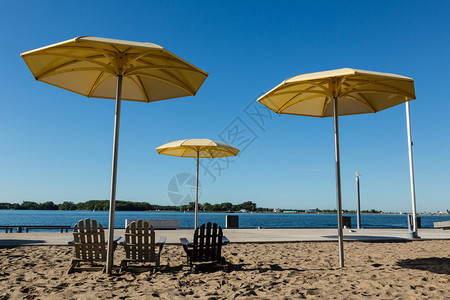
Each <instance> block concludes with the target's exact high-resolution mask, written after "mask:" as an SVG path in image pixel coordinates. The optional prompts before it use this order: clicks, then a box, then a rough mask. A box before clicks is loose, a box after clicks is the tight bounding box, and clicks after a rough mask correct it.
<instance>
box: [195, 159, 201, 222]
mask: <svg viewBox="0 0 450 300" xmlns="http://www.w3.org/2000/svg"><path fill="white" fill-rule="evenodd" d="M199 157H200V151H197V182H196V185H195V227H194V228H197V226H198V175H199V174H198V160H199Z"/></svg>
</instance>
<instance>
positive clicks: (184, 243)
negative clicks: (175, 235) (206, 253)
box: [180, 238, 191, 246]
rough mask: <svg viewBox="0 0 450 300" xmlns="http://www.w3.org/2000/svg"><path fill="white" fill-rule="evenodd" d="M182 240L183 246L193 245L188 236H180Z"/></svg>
mask: <svg viewBox="0 0 450 300" xmlns="http://www.w3.org/2000/svg"><path fill="white" fill-rule="evenodd" d="M180 242H181V244H183V246H189V245H191V243H190V242H189V241H188V240H187V239H186V238H180Z"/></svg>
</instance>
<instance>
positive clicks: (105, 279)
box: [0, 240, 450, 299]
mask: <svg viewBox="0 0 450 300" xmlns="http://www.w3.org/2000/svg"><path fill="white" fill-rule="evenodd" d="M345 253H346V255H345V258H346V266H345V267H344V268H342V269H341V268H338V256H337V243H335V242H298V243H266V244H230V245H227V246H225V247H224V256H225V257H226V259H227V261H228V262H229V264H230V270H229V271H228V272H224V271H223V269H221V268H220V267H216V266H212V265H205V266H203V267H202V266H200V268H199V272H198V274H191V273H190V269H189V267H188V266H186V265H185V256H184V253H183V249H182V248H181V246H177V245H166V246H165V250H164V252H163V255H162V261H161V263H162V265H163V267H162V268H161V269H160V270H159V271H157V272H156V273H155V274H153V273H152V272H150V271H147V272H140V273H132V272H124V273H117V274H114V275H106V274H103V273H102V272H93V271H90V272H77V273H73V274H67V270H68V267H69V262H70V260H71V258H72V248H70V247H67V246H20V247H14V248H3V249H0V261H1V265H0V266H1V267H0V268H1V269H0V299H110V298H112V299H153V298H159V299H185V298H188V299H194V298H199V299H230V298H241V299H242V298H244V299H247V298H255V299H301V298H323V299H361V298H380V299H450V257H449V256H450V240H433V241H410V242H397V243H390V242H383V243H381V242H380V243H377V242H346V243H345ZM123 255H124V253H123V249H122V248H120V247H119V248H118V249H117V250H116V253H115V264H116V265H118V264H119V263H120V259H121V258H122V257H123Z"/></svg>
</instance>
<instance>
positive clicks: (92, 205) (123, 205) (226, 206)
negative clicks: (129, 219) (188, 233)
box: [0, 200, 269, 211]
mask: <svg viewBox="0 0 450 300" xmlns="http://www.w3.org/2000/svg"><path fill="white" fill-rule="evenodd" d="M0 209H23V210H25V209H26V210H95V211H106V210H109V200H89V201H86V202H79V203H73V202H70V201H65V202H63V203H61V204H55V203H53V202H52V201H47V202H44V203H36V202H32V201H24V202H22V204H19V203H0ZM242 209H245V210H247V211H269V209H264V208H257V207H256V204H255V203H253V202H251V201H247V202H244V203H241V204H237V205H235V204H232V203H230V202H225V203H221V204H210V203H204V204H199V210H200V211H240V210H242ZM116 210H117V211H151V210H153V211H155V210H160V211H193V210H195V203H194V202H190V203H189V204H187V205H181V206H175V205H155V204H150V203H148V202H132V201H121V200H117V201H116Z"/></svg>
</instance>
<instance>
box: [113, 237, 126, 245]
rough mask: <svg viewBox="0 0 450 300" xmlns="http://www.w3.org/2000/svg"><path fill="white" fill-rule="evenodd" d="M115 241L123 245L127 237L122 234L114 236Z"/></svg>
mask: <svg viewBox="0 0 450 300" xmlns="http://www.w3.org/2000/svg"><path fill="white" fill-rule="evenodd" d="M114 242H116V243H117V244H119V245H122V244H123V243H125V238H124V237H122V236H119V238H118V239H116V238H114Z"/></svg>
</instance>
